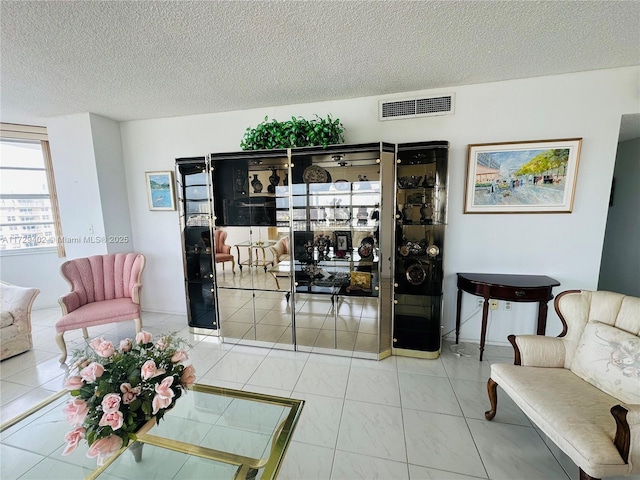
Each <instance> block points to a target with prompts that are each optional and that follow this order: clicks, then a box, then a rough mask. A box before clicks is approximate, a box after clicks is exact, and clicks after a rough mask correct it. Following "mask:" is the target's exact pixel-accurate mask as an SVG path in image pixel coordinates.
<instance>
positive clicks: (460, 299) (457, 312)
mask: <svg viewBox="0 0 640 480" xmlns="http://www.w3.org/2000/svg"><path fill="white" fill-rule="evenodd" d="M461 307H462V290H460V289H459V288H458V308H457V310H456V345H457V344H458V340H459V338H460V308H461Z"/></svg>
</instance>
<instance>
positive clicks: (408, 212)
mask: <svg viewBox="0 0 640 480" xmlns="http://www.w3.org/2000/svg"><path fill="white" fill-rule="evenodd" d="M412 212H413V208H412V206H411V204H410V203H405V204H404V208H403V209H402V221H403V222H404V223H405V224H410V223H413V220H412V218H411V217H412Z"/></svg>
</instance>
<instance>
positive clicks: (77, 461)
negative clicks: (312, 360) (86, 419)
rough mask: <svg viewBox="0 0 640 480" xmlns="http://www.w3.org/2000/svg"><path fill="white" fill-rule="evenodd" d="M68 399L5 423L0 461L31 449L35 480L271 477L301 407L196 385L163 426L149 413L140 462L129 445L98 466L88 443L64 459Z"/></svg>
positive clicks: (290, 401) (278, 399)
mask: <svg viewBox="0 0 640 480" xmlns="http://www.w3.org/2000/svg"><path fill="white" fill-rule="evenodd" d="M69 398H70V396H69V394H68V392H66V391H63V392H60V393H58V394H56V395H54V396H52V397H50V398H49V399H47V400H46V401H44V402H42V403H41V404H40V405H38V406H36V407H34V408H33V409H31V410H29V411H28V412H25V414H23V415H20V416H19V417H17V418H15V419H12V420H10V421H8V422H6V423H5V424H3V425H2V426H1V427H0V432H1V437H0V438H1V445H2V449H3V463H4V462H10V461H11V460H10V458H11V453H12V452H13V451H15V452H16V455H18V454H22V455H27V454H28V455H29V456H30V457H33V460H34V463H35V466H34V467H33V468H32V469H31V470H29V474H28V475H27V476H29V477H33V478H46V477H47V476H48V473H49V472H51V471H56V472H57V473H58V474H60V475H62V476H63V477H64V478H68V479H74V478H88V479H95V478H109V479H110V478H145V479H151V478H166V479H173V478H230V479H231V478H232V479H239V480H240V479H242V480H246V479H251V478H254V477H256V476H259V477H260V478H261V479H273V478H276V476H277V473H278V471H279V469H280V466H281V464H282V461H283V459H284V455H285V453H286V450H287V447H288V445H289V442H290V441H291V438H292V435H293V432H294V429H295V426H296V423H297V422H298V420H299V418H300V414H301V412H302V408H303V405H304V401H302V400H295V399H291V398H283V397H275V396H272V395H263V394H257V393H252V392H246V391H240V390H232V389H226V388H220V387H213V386H207V385H198V384H196V385H194V386H193V388H192V389H191V390H189V391H188V392H187V393H186V394H184V395H183V396H182V397H181V398H180V399H179V400H178V401H177V402H176V406H175V407H174V408H173V409H171V410H170V411H169V412H167V413H166V414H165V416H164V417H163V419H162V420H161V421H160V423H159V424H157V425H156V421H155V419H154V418H152V419H151V420H150V421H149V422H147V424H145V425H144V426H143V427H142V428H141V429H140V430H139V431H138V433H137V440H138V442H139V443H138V445H140V444H142V451H141V456H140V461H136V459H135V457H134V455H133V454H132V453H133V452H134V449H135V447H134V446H133V443H130V444H129V446H128V447H125V448H122V449H120V451H118V452H117V453H116V454H114V455H113V456H112V457H109V458H108V459H107V460H106V461H105V464H104V465H103V466H102V467H97V466H96V459H95V458H91V459H90V458H87V457H86V452H87V450H88V446H87V444H86V442H84V441H83V443H81V444H80V445H79V446H78V448H77V449H76V450H75V451H74V452H73V453H71V455H68V456H65V457H63V456H61V452H62V450H63V448H64V446H65V441H64V435H65V433H66V432H67V431H69V430H71V429H72V428H71V427H70V426H69V425H68V424H67V422H66V421H65V415H64V412H63V406H64V404H65V403H66V402H67V400H68V399H69ZM127 450H131V451H130V452H127ZM25 452H27V453H25ZM5 453H6V455H7V456H6V457H5ZM38 457H40V458H38ZM16 458H17V457H16ZM3 467H4V465H3ZM3 471H4V468H3ZM62 472H64V473H62Z"/></svg>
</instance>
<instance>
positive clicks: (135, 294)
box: [131, 283, 142, 305]
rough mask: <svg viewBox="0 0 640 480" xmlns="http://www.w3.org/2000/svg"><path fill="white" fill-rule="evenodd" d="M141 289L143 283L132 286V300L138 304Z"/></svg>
mask: <svg viewBox="0 0 640 480" xmlns="http://www.w3.org/2000/svg"><path fill="white" fill-rule="evenodd" d="M140 290H142V284H141V283H134V284H133V286H132V287H131V300H132V301H133V303H137V304H138V305H140Z"/></svg>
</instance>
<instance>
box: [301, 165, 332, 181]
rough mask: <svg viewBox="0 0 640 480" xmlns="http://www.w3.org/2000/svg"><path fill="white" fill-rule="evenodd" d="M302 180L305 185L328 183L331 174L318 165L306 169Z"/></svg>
mask: <svg viewBox="0 0 640 480" xmlns="http://www.w3.org/2000/svg"><path fill="white" fill-rule="evenodd" d="M302 179H303V180H304V182H305V183H328V182H329V181H330V180H329V172H327V171H326V170H325V169H324V168H322V167H319V166H318V165H311V166H310V167H307V168H305V169H304V172H303V173H302Z"/></svg>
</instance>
